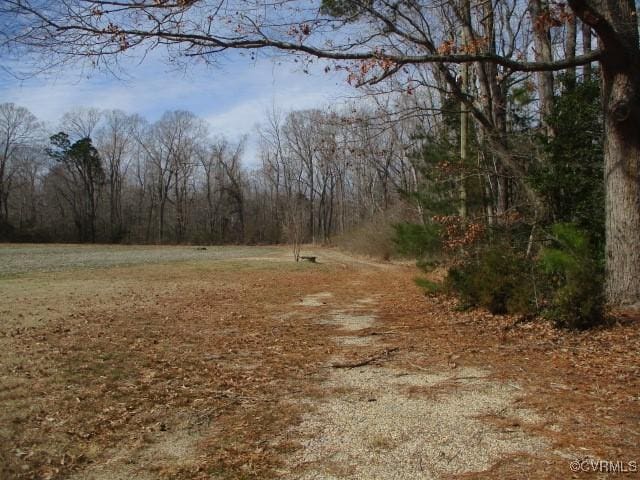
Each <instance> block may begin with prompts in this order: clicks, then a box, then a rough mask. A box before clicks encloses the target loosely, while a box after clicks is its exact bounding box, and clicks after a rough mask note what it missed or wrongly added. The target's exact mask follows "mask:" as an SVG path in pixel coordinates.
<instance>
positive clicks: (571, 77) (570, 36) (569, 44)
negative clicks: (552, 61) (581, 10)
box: [564, 15, 578, 91]
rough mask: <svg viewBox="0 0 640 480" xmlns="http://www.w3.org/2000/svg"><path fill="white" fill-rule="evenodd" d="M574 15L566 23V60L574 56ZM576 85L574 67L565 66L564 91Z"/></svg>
mask: <svg viewBox="0 0 640 480" xmlns="http://www.w3.org/2000/svg"><path fill="white" fill-rule="evenodd" d="M577 33H578V32H577V28H576V17H575V16H573V15H572V16H571V18H569V20H568V23H567V39H566V43H565V58H566V59H567V60H573V59H574V58H576V38H577ZM575 85H576V67H569V68H567V72H566V74H565V80H564V88H565V90H566V91H570V90H573V88H574V87H575Z"/></svg>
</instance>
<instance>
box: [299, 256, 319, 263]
mask: <svg viewBox="0 0 640 480" xmlns="http://www.w3.org/2000/svg"><path fill="white" fill-rule="evenodd" d="M300 260H306V261H307V262H311V263H316V257H306V256H302V257H300Z"/></svg>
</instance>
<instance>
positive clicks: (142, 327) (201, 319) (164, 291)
mask: <svg viewBox="0 0 640 480" xmlns="http://www.w3.org/2000/svg"><path fill="white" fill-rule="evenodd" d="M11 248H12V249H18V247H17V246H12V247H11ZM65 249H66V251H67V253H68V255H69V256H72V251H71V250H72V249H71V247H65ZM42 250H43V251H44V250H46V247H42ZM210 250H211V251H209V252H208V254H207V257H206V258H204V257H203V259H202V260H200V261H195V260H193V258H192V254H191V253H189V252H188V255H187V256H188V257H189V258H188V259H187V260H184V261H183V260H178V259H176V258H174V256H175V255H176V253H175V252H176V250H175V249H172V250H171V252H170V254H167V253H165V252H164V251H163V250H162V249H159V250H158V252H151V251H150V250H149V251H147V250H145V252H146V253H145V257H144V263H143V264H137V263H136V262H135V261H134V260H136V259H135V258H134V257H131V255H132V252H131V249H124V250H123V254H122V255H123V256H122V257H120V256H119V253H118V249H117V248H114V247H108V253H109V255H110V256H109V262H114V263H117V264H121V263H122V264H127V266H117V267H113V266H103V267H98V266H96V264H98V263H100V261H101V260H99V259H100V258H101V257H100V247H97V246H96V247H92V255H93V256H94V257H93V258H95V259H96V261H95V264H92V267H91V269H89V268H85V269H83V268H81V266H78V265H75V264H74V265H72V268H70V269H66V268H67V267H66V263H64V264H63V263H61V262H60V260H59V259H58V260H56V259H46V261H45V263H46V265H54V264H55V265H56V269H60V271H56V272H43V271H40V270H38V269H36V270H35V271H34V272H32V273H20V274H19V275H16V276H11V277H6V278H4V279H2V278H0V291H1V293H2V299H3V305H2V308H0V316H1V321H0V346H1V347H2V348H0V386H1V388H0V440H1V442H0V478H3V479H4V478H11V479H14V478H15V479H34V480H36V479H38V480H40V479H47V480H53V479H73V480H120V479H122V480H125V479H126V480H130V479H131V480H136V479H137V480H156V479H158V480H161V479H177V480H183V479H185V480H186V479H197V480H205V479H207V480H211V479H220V480H225V479H256V480H257V479H260V480H262V479H269V478H284V479H290V480H292V479H340V478H344V479H366V480H369V479H403V478H416V479H431V478H434V479H436V478H437V479H440V478H442V479H445V478H465V479H469V478H482V479H485V478H496V479H503V478H536V479H539V478H542V479H545V478H546V479H557V478H568V477H570V476H571V475H574V473H573V472H571V471H570V469H569V466H570V462H571V461H573V460H576V459H580V460H584V459H592V460H607V461H619V462H627V463H628V462H633V461H637V460H638V459H640V447H639V446H640V432H639V430H640V429H639V428H638V425H639V424H640V397H639V396H638V392H639V391H640V367H638V365H640V362H639V361H638V360H639V358H638V357H639V355H638V351H637V345H638V344H640V328H639V327H638V324H637V323H636V322H628V323H625V324H620V325H618V326H615V327H612V328H609V329H605V330H602V331H596V332H587V333H584V334H575V333H568V332H563V331H558V330H555V329H553V328H551V327H550V326H549V325H547V324H546V323H544V322H536V323H517V322H516V319H513V318H508V317H494V316H492V315H489V314H487V313H486V312H483V311H465V312H462V311H459V310H457V309H456V304H455V302H454V301H453V300H451V299H449V298H447V297H425V296H424V294H423V293H422V292H421V291H420V289H419V288H418V287H416V286H415V284H414V278H415V277H416V276H417V275H419V272H418V271H417V270H416V269H415V268H413V267H410V266H407V265H394V264H389V263H377V262H374V261H370V260H367V259H359V258H353V257H350V256H348V255H346V254H343V253H339V252H336V251H333V250H324V249H317V250H315V251H309V252H308V254H311V255H316V256H318V260H319V264H310V263H307V262H304V263H299V264H296V263H294V262H292V261H291V259H290V254H289V252H288V250H287V249H277V248H276V249H274V248H269V249H261V248H254V249H243V250H242V251H241V252H240V254H238V252H237V251H236V250H234V249H230V250H226V249H220V250H219V251H218V250H214V249H213V248H210ZM18 253H19V252H18ZM18 253H16V252H15V251H12V252H10V255H11V256H12V258H14V259H15V258H16V255H17V254H18ZM305 253H307V252H305ZM40 254H42V255H45V253H43V252H40ZM84 255H85V254H84V253H82V255H81V260H82V262H84V261H85V259H84V258H85V257H84ZM168 255H170V256H171V259H170V261H168V260H167V258H168ZM180 255H183V253H180ZM185 255H186V254H185ZM16 261H17V260H16ZM136 261H137V260H136ZM65 262H66V260H65ZM17 265H18V267H20V265H19V262H18V264H17ZM18 267H16V268H18ZM634 346H635V347H634ZM356 364H357V365H359V366H357V367H354V368H348V366H349V365H356ZM334 366H339V367H341V368H335V367H334ZM590 473H591V476H590V475H589V474H590ZM600 473H601V472H600ZM577 475H578V477H579V478H594V476H593V472H578V473H577ZM630 475H632V473H627V474H626V476H630ZM623 476H624V475H623ZM630 478H633V477H630Z"/></svg>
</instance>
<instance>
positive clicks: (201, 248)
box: [196, 247, 207, 250]
mask: <svg viewBox="0 0 640 480" xmlns="http://www.w3.org/2000/svg"><path fill="white" fill-rule="evenodd" d="M206 249H207V247H197V248H196V250H206Z"/></svg>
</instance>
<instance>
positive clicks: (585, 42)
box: [582, 22, 591, 82]
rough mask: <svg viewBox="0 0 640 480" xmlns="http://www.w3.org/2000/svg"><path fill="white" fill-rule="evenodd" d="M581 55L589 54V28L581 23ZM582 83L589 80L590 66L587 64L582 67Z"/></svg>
mask: <svg viewBox="0 0 640 480" xmlns="http://www.w3.org/2000/svg"><path fill="white" fill-rule="evenodd" d="M582 53H583V54H584V55H586V54H588V53H591V27H590V26H589V25H587V24H586V23H584V22H582ZM583 76H584V81H585V82H588V81H589V80H591V64H590V63H587V64H586V65H585V66H584V67H583Z"/></svg>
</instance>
